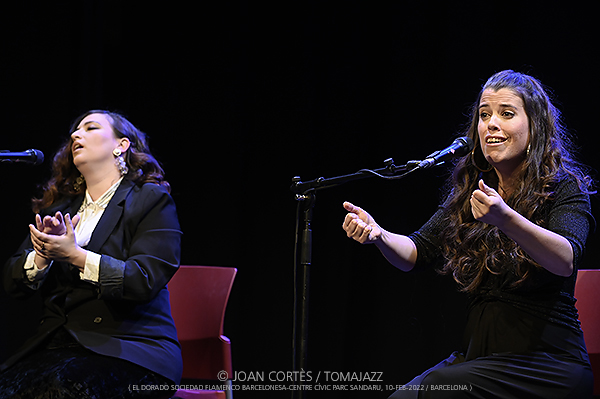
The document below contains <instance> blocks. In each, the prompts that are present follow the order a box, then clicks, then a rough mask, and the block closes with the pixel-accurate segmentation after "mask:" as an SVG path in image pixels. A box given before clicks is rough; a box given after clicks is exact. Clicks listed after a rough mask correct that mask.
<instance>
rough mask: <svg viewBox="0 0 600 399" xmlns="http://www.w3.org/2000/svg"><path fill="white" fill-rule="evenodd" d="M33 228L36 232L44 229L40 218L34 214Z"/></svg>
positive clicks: (37, 214)
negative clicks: (34, 227)
mask: <svg viewBox="0 0 600 399" xmlns="http://www.w3.org/2000/svg"><path fill="white" fill-rule="evenodd" d="M35 226H36V227H37V229H38V230H42V229H43V228H44V225H43V224H42V217H41V216H40V214H39V213H36V215H35Z"/></svg>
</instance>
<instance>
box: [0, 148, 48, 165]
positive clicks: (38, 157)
mask: <svg viewBox="0 0 600 399" xmlns="http://www.w3.org/2000/svg"><path fill="white" fill-rule="evenodd" d="M0 161H7V162H24V163H31V164H34V165H39V164H41V163H42V162H44V153H43V152H41V151H40V150H27V151H23V152H9V151H0Z"/></svg>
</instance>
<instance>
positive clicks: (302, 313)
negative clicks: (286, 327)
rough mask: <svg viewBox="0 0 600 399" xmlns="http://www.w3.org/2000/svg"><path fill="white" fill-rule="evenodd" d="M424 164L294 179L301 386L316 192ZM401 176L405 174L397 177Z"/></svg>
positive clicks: (298, 393)
mask: <svg viewBox="0 0 600 399" xmlns="http://www.w3.org/2000/svg"><path fill="white" fill-rule="evenodd" d="M420 163H421V161H410V162H408V163H407V164H406V165H402V166H396V165H394V160H393V159H391V158H389V159H386V160H385V161H384V164H385V165H386V166H385V167H384V168H380V169H375V170H369V169H361V170H359V171H358V172H356V173H352V174H349V175H343V176H338V177H332V178H327V179H326V178H323V177H320V178H318V179H315V180H310V181H306V182H303V181H301V179H300V177H299V176H296V177H294V178H293V179H292V187H291V190H292V192H293V193H294V194H296V200H297V201H298V210H297V213H296V242H295V244H296V245H295V252H294V326H293V342H292V345H293V349H292V351H293V367H294V371H295V372H297V373H298V375H299V376H300V379H299V380H296V381H300V383H302V382H303V381H307V380H306V379H305V378H303V377H305V374H303V373H304V372H307V371H308V370H307V359H308V357H307V353H308V350H307V346H308V345H307V344H308V304H309V285H310V266H311V258H312V229H311V222H312V216H313V208H314V206H315V201H316V192H317V191H319V190H323V189H326V188H331V187H336V186H339V185H341V184H343V183H347V182H349V181H353V180H359V179H365V178H368V177H380V178H383V179H386V180H395V179H400V178H402V177H404V176H406V175H407V174H408V173H410V172H413V171H415V170H417V169H419V164H420ZM399 172H402V174H398V173H399ZM304 394H305V393H304V391H303V390H302V389H300V390H294V391H292V398H298V399H300V398H303V397H304Z"/></svg>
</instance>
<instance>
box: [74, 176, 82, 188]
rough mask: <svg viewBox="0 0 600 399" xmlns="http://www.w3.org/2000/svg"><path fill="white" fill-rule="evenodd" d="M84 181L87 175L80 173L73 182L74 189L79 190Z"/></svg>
mask: <svg viewBox="0 0 600 399" xmlns="http://www.w3.org/2000/svg"><path fill="white" fill-rule="evenodd" d="M83 183H85V177H83V175H79V177H78V178H77V179H75V183H73V189H74V190H75V191H79V189H80V188H81V186H82V185H83Z"/></svg>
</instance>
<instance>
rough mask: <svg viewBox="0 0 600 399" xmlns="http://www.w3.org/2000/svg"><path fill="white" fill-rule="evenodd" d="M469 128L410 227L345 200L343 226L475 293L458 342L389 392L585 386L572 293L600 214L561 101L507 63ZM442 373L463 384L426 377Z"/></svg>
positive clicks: (461, 393) (464, 393)
mask: <svg viewBox="0 0 600 399" xmlns="http://www.w3.org/2000/svg"><path fill="white" fill-rule="evenodd" d="M466 135H467V136H468V137H470V138H471V139H473V142H474V143H475V148H474V150H473V151H472V153H471V154H470V156H466V157H464V158H461V159H460V160H458V161H457V162H456V165H455V168H454V171H453V175H452V177H451V178H450V179H449V182H448V183H449V184H448V189H447V197H446V199H445V201H444V203H443V204H442V205H441V206H440V208H439V210H438V211H437V212H436V213H435V214H434V215H433V217H432V218H431V219H430V220H429V221H428V222H427V223H426V224H425V225H424V226H423V227H421V229H419V230H418V231H417V232H415V233H413V234H411V235H409V236H403V235H399V234H393V233H390V232H388V231H386V230H384V229H383V228H381V227H380V226H379V225H378V224H377V223H376V222H375V220H374V219H373V218H372V217H371V216H370V215H369V214H368V213H367V212H365V211H364V210H362V209H361V208H359V207H357V206H354V205H353V204H350V203H348V202H346V203H344V207H345V209H346V210H347V211H348V212H349V213H348V214H347V216H346V218H345V220H344V225H343V227H344V230H345V231H346V233H347V235H348V237H351V238H353V239H355V240H356V241H358V242H361V243H374V244H375V245H376V246H377V247H378V248H379V249H380V250H381V252H382V253H383V255H384V256H385V257H386V258H387V259H388V260H389V262H390V263H392V264H393V265H394V266H396V267H398V268H399V269H401V270H403V271H411V270H417V269H419V268H423V267H426V266H427V265H428V264H432V263H433V262H434V260H435V259H437V258H439V257H442V259H443V262H444V266H443V270H442V271H443V272H444V273H448V274H451V275H452V276H453V277H454V279H455V280H456V282H457V283H458V284H459V286H460V288H461V290H463V291H464V292H466V293H467V294H468V295H469V296H470V306H469V317H468V320H467V325H466V329H465V334H464V342H463V346H462V348H460V349H461V350H460V351H457V352H455V353H453V354H452V355H451V356H450V357H449V358H448V359H446V360H444V361H443V362H441V363H440V364H438V365H436V366H434V367H433V368H432V369H430V370H427V371H426V372H424V373H423V374H421V375H419V376H418V377H416V378H415V379H413V380H412V381H411V382H409V383H408V384H407V386H405V388H406V389H402V390H398V391H397V392H395V393H394V394H392V396H391V398H409V397H412V398H414V397H419V398H451V397H452V398H458V397H460V398H491V397H494V398H544V399H549V398H588V397H591V392H592V381H593V378H592V371H591V368H590V365H589V359H588V355H587V352H586V348H585V343H584V339H583V334H582V331H581V329H580V326H579V322H578V317H577V310H576V308H575V306H574V304H575V298H574V297H573V293H574V288H575V280H576V278H577V267H578V264H579V262H580V260H581V257H582V254H583V250H584V245H585V242H586V239H587V236H588V232H589V230H590V228H593V227H594V225H595V222H594V219H593V217H592V214H591V209H590V200H589V194H591V193H592V187H591V185H592V181H591V179H590V177H589V176H588V175H587V173H586V171H585V168H584V167H582V165H580V164H579V163H578V162H577V161H576V160H575V158H574V151H573V148H572V145H571V142H570V140H569V136H568V134H567V132H566V131H565V129H564V128H563V127H562V125H561V121H560V113H559V111H558V110H557V109H556V108H555V107H554V106H553V105H552V103H551V101H550V99H549V96H548V94H547V92H546V91H545V90H544V88H543V86H542V85H541V84H540V82H539V81H538V80H536V79H534V78H532V77H531V76H528V75H524V74H520V73H516V72H513V71H502V72H499V73H497V74H495V75H494V76H492V77H491V78H490V79H489V80H488V81H487V82H486V83H485V84H484V86H483V88H482V90H481V92H480V94H479V97H478V99H477V101H476V102H475V104H474V106H473V112H472V119H471V124H470V127H469V129H468V131H467V133H466ZM448 385H452V386H455V387H459V386H460V387H467V389H456V390H449V389H448V390H443V389H436V390H432V389H429V388H431V387H438V388H439V387H443V386H448ZM411 388H413V389H411ZM416 388H418V389H416Z"/></svg>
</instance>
